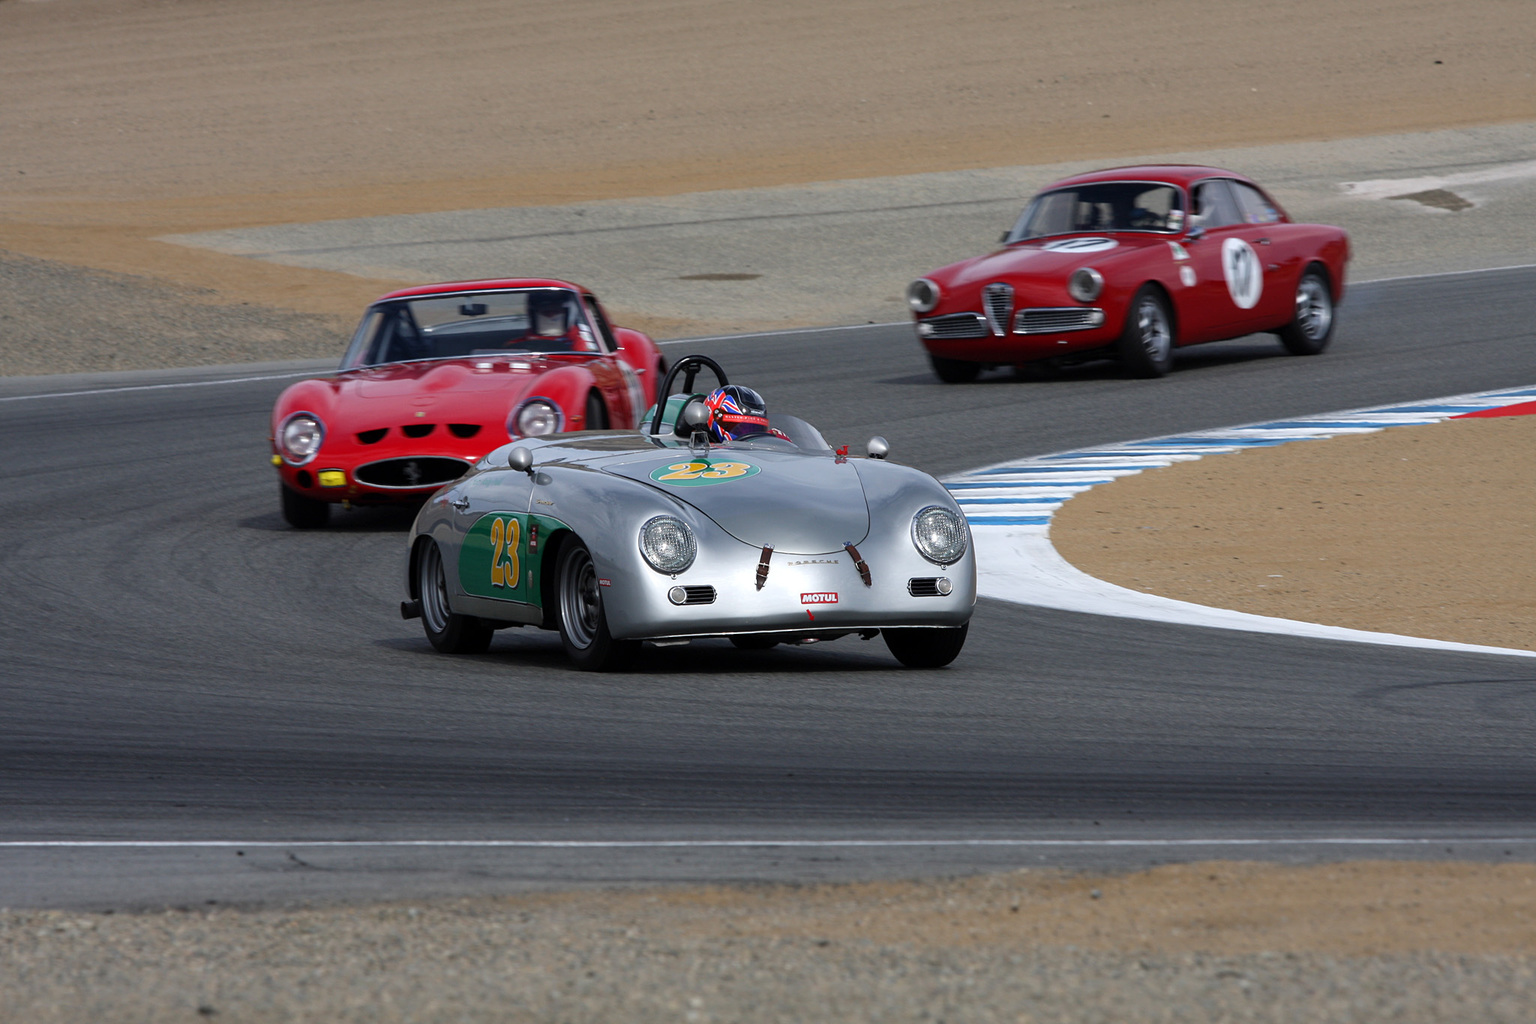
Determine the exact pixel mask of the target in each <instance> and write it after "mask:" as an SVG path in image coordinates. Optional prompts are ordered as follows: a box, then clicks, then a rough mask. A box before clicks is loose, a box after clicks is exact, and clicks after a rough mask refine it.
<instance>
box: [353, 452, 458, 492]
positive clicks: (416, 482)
mask: <svg viewBox="0 0 1536 1024" xmlns="http://www.w3.org/2000/svg"><path fill="white" fill-rule="evenodd" d="M468 468H469V463H467V462H464V461H462V460H460V459H445V458H441V457H437V456H432V457H426V458H418V459H384V460H383V461H380V462H370V463H368V464H367V465H366V466H359V467H358V468H357V470H356V472H354V473H353V474H352V476H353V478H354V479H356V480H357V481H358V482H359V483H364V484H367V485H368V486H370V487H383V488H389V489H398V490H411V489H414V488H420V487H441V486H442V485H443V484H446V483H448V482H449V481H450V480H457V479H458V478H459V477H461V476H463V475H464V471H465V470H467V469H468Z"/></svg>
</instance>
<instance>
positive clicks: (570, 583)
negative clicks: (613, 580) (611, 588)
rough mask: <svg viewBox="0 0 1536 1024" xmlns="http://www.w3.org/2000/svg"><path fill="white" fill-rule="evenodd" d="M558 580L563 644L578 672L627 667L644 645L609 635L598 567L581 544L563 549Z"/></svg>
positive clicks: (576, 541) (557, 574)
mask: <svg viewBox="0 0 1536 1024" xmlns="http://www.w3.org/2000/svg"><path fill="white" fill-rule="evenodd" d="M556 579H557V581H558V582H557V586H558V594H559V605H560V641H561V642H562V643H563V644H564V645H565V653H566V656H567V657H569V658H570V659H571V661H572V663H574V664H575V666H576V667H577V668H579V669H583V670H585V671H588V672H608V671H612V670H614V669H618V668H622V667H624V665H625V664H626V663H628V662H629V660H630V659H631V658H633V657H634V654H635V652H636V651H637V650H638V649H639V647H640V645H639V644H638V643H637V642H635V641H633V640H615V639H614V638H613V636H612V634H610V633H609V632H608V617H607V616H606V615H605V614H604V613H603V590H602V584H601V582H600V581H599V579H598V576H597V566H596V565H594V564H593V563H592V554H591V552H589V551H588V550H587V549H586V546H585V545H584V544H582V543H581V541H579V540H575V539H572V540H570V541H567V542H566V545H565V547H563V548H561V550H560V561H559V567H558V569H557V570H556Z"/></svg>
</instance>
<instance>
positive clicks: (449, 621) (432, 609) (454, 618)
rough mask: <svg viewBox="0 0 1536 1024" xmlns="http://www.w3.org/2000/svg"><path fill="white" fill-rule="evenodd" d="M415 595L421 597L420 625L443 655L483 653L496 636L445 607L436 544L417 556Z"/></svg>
mask: <svg viewBox="0 0 1536 1024" xmlns="http://www.w3.org/2000/svg"><path fill="white" fill-rule="evenodd" d="M416 593H417V594H418V595H420V598H419V600H420V604H421V626H422V629H424V630H426V633H427V639H428V640H430V641H431V642H432V646H433V647H436V648H437V649H438V650H440V651H442V652H443V653H444V654H483V653H484V652H485V649H486V648H487V647H490V646H491V637H492V635H493V634H494V633H495V631H494V630H492V629H491V628H490V627H489V626H487V625H485V624H484V623H483V622H481V621H480V620H479V619H477V618H475V617H474V616H472V615H459V614H457V613H455V612H453V611H452V610H451V609H449V607H448V576H447V574H446V573H445V572H444V571H443V556H442V553H441V552H439V551H438V550H437V545H436V544H434V543H431V542H428V543H426V544H423V545H422V547H421V551H420V553H419V554H418V555H417V556H416Z"/></svg>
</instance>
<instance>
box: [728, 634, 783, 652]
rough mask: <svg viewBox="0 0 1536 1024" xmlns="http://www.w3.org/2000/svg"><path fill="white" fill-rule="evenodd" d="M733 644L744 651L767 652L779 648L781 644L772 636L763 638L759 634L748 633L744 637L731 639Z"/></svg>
mask: <svg viewBox="0 0 1536 1024" xmlns="http://www.w3.org/2000/svg"><path fill="white" fill-rule="evenodd" d="M731 643H733V644H735V645H736V647H738V648H739V649H741V650H743V651H766V650H768V649H769V648H770V647H777V646H778V645H779V642H778V641H777V640H775V639H774V638H773V637H771V636H763V635H761V634H759V633H747V634H745V635H743V636H733V637H731Z"/></svg>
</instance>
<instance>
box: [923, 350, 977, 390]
mask: <svg viewBox="0 0 1536 1024" xmlns="http://www.w3.org/2000/svg"><path fill="white" fill-rule="evenodd" d="M928 361H929V362H930V363H932V364H933V372H934V375H935V376H937V377H938V378H939V380H941V381H943V382H944V383H945V384H968V383H970V382H971V381H973V380H975V379H976V378H977V377H978V376H980V375H981V364H980V363H968V362H966V361H965V360H964V359H943V358H941V357H939V356H934V355H930V356H929V357H928Z"/></svg>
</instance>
